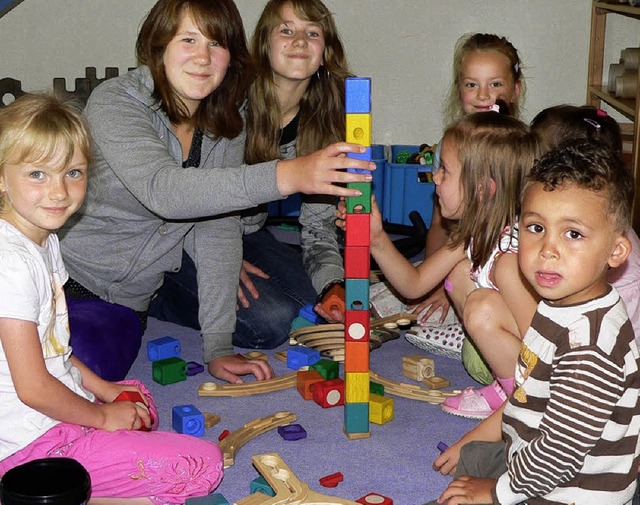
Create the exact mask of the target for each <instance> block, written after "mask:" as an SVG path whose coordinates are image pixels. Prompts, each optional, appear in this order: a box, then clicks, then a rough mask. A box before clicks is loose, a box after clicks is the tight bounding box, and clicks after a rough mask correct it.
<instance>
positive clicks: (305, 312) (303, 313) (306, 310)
mask: <svg viewBox="0 0 640 505" xmlns="http://www.w3.org/2000/svg"><path fill="white" fill-rule="evenodd" d="M313 307H314V305H313V304H311V303H310V304H309V305H305V306H304V307H302V308H301V309H300V310H299V311H298V315H299V316H300V317H304V318H305V319H306V320H307V321H309V322H311V323H313V324H320V323H322V322H324V319H322V318H321V317H320V316H319V315H318V314H316V313H315V312H314V310H313Z"/></svg>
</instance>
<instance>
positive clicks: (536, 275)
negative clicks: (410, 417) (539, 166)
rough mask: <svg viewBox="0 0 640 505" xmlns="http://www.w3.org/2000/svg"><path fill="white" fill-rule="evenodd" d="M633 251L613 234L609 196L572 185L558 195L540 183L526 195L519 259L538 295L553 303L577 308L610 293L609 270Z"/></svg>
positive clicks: (523, 204) (557, 190)
mask: <svg viewBox="0 0 640 505" xmlns="http://www.w3.org/2000/svg"><path fill="white" fill-rule="evenodd" d="M630 251H631V244H630V243H629V241H628V240H627V239H626V237H625V236H624V235H622V234H620V233H619V232H616V231H615V230H614V226H613V223H612V222H611V220H610V219H609V217H608V214H607V202H606V200H605V198H604V197H603V196H602V195H600V194H598V193H595V192H593V191H590V190H587V189H582V188H579V187H577V186H575V185H573V184H569V185H567V186H565V187H563V188H560V189H555V190H553V191H545V190H544V185H543V184H541V183H535V184H533V185H531V186H529V187H528V188H527V190H526V192H525V195H524V199H523V202H522V212H521V215H520V234H519V244H518V261H519V264H520V269H521V270H522V273H523V274H524V276H525V277H526V278H527V280H528V281H529V282H530V283H531V285H532V286H533V288H534V289H535V290H536V292H537V293H538V294H539V295H540V296H541V297H542V298H544V299H546V300H548V301H549V302H550V303H551V304H553V305H561V306H562V305H572V304H577V303H581V302H585V301H588V300H592V299H594V298H597V297H599V296H602V295H604V294H605V293H606V291H607V280H606V273H607V269H608V268H609V267H616V266H619V265H621V264H622V263H623V262H624V261H625V260H626V259H627V256H628V255H629V252H630Z"/></svg>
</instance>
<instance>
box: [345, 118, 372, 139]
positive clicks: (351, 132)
mask: <svg viewBox="0 0 640 505" xmlns="http://www.w3.org/2000/svg"><path fill="white" fill-rule="evenodd" d="M371 129H372V126H371V114H347V142H353V143H355V144H362V145H363V146H370V145H371Z"/></svg>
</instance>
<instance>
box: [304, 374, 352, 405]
mask: <svg viewBox="0 0 640 505" xmlns="http://www.w3.org/2000/svg"><path fill="white" fill-rule="evenodd" d="M311 394H312V396H313V401H314V402H316V403H317V404H318V405H320V406H321V407H322V408H325V409H326V408H330V407H338V406H340V405H344V380H342V379H340V378H337V379H328V380H323V381H321V382H316V383H314V384H312V385H311Z"/></svg>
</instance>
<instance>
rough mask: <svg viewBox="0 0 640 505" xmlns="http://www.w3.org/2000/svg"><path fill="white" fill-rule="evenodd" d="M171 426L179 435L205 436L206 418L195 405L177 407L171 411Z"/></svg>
mask: <svg viewBox="0 0 640 505" xmlns="http://www.w3.org/2000/svg"><path fill="white" fill-rule="evenodd" d="M171 426H173V429H174V430H176V431H177V432H178V433H184V434H185V435H193V436H194V437H203V436H204V416H203V415H202V412H200V411H199V410H198V409H197V407H195V406H194V405H176V406H175V407H173V409H172V410H171Z"/></svg>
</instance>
